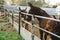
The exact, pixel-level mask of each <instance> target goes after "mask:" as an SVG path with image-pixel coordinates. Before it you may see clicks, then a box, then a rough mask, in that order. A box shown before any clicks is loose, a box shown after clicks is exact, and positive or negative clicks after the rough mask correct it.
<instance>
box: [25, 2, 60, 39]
mask: <svg viewBox="0 0 60 40" xmlns="http://www.w3.org/2000/svg"><path fill="white" fill-rule="evenodd" d="M28 5H29V7H30V10H29V14H33V15H39V16H44V17H49V18H54V17H52V16H51V15H49V14H47V13H46V12H45V11H44V10H42V9H41V8H39V7H36V6H34V5H33V4H31V3H30V2H28ZM37 19H38V21H39V27H41V28H44V29H46V30H48V31H51V32H53V33H55V34H58V35H60V31H59V30H60V22H57V21H52V20H47V19H42V18H37ZM27 21H31V16H28V18H27ZM26 28H27V26H26ZM56 28H57V29H56ZM27 29H28V28H27ZM39 31H40V36H41V40H46V39H47V35H48V33H47V34H46V35H45V37H44V38H45V39H43V31H42V30H39ZM51 39H52V40H57V39H55V37H53V36H51ZM58 40H60V39H58Z"/></svg>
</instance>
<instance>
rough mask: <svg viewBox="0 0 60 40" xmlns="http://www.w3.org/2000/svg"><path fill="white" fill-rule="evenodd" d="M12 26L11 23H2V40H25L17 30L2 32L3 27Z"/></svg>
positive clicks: (0, 33) (0, 23)
mask: <svg viewBox="0 0 60 40" xmlns="http://www.w3.org/2000/svg"><path fill="white" fill-rule="evenodd" d="M9 25H11V24H10V23H9V22H0V40H24V39H23V38H22V36H21V35H19V34H18V33H17V31H16V30H1V27H6V26H9Z"/></svg>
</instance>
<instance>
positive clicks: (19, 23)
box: [19, 12, 21, 34]
mask: <svg viewBox="0 0 60 40" xmlns="http://www.w3.org/2000/svg"><path fill="white" fill-rule="evenodd" d="M20 13H21V12H19V34H20V26H21V25H20Z"/></svg>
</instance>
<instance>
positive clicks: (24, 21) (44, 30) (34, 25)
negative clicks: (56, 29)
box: [22, 20, 60, 38]
mask: <svg viewBox="0 0 60 40" xmlns="http://www.w3.org/2000/svg"><path fill="white" fill-rule="evenodd" d="M22 21H24V22H25V23H28V24H30V25H32V24H31V23H29V22H27V21H25V20H22ZM33 26H34V27H36V28H38V29H40V30H42V31H44V32H47V33H49V34H51V35H53V36H55V37H58V38H60V36H58V35H56V34H54V33H52V32H49V31H47V30H45V29H43V28H40V27H37V26H36V25H33Z"/></svg>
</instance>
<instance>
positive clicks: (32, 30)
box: [31, 15, 34, 40]
mask: <svg viewBox="0 0 60 40" xmlns="http://www.w3.org/2000/svg"><path fill="white" fill-rule="evenodd" d="M31 32H32V40H34V15H32V29H31Z"/></svg>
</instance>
